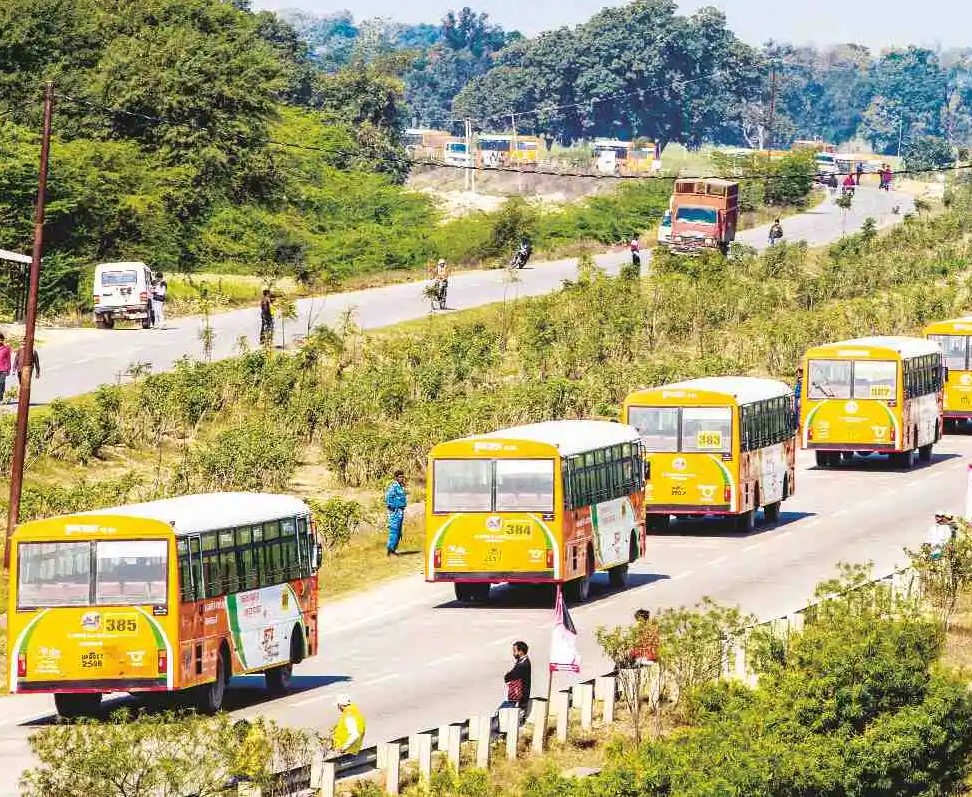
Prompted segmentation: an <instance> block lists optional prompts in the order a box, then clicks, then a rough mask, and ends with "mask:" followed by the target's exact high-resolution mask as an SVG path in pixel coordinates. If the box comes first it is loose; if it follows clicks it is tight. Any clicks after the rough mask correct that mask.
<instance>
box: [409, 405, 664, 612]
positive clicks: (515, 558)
mask: <svg viewBox="0 0 972 797" xmlns="http://www.w3.org/2000/svg"><path fill="white" fill-rule="evenodd" d="M644 484H645V477H644V461H643V459H642V452H641V447H640V443H639V437H638V432H637V430H635V429H632V428H631V427H630V426H624V425H622V424H618V423H614V422H609V421H586V420H571V421H548V422H545V423H537V424H531V425H527V426H518V427H514V428H512V429H500V430H499V431H496V432H491V433H489V434H484V435H478V436H476V437H468V438H463V439H461V440H453V441H451V442H448V443H440V444H439V445H437V446H435V448H433V449H432V451H431V452H430V454H429V467H428V484H427V493H426V502H425V512H426V519H425V534H426V556H425V577H426V581H430V582H436V581H438V582H452V583H453V584H454V585H455V592H456V598H457V599H458V600H460V601H463V602H468V601H485V600H487V599H488V598H489V592H490V586H491V585H492V584H497V583H503V582H505V583H525V584H565V585H566V587H567V592H568V593H569V596H570V598H571V599H573V600H575V601H578V602H582V601H585V600H587V598H588V595H589V592H590V585H591V579H592V578H593V576H594V573H595V572H596V571H598V570H606V571H607V572H608V574H609V576H610V581H611V584H612V585H613V586H616V587H623V586H625V585H626V583H627V579H628V566H629V565H630V564H631V563H632V562H634V561H636V560H637V559H638V558H639V557H640V556H641V555H643V554H644V547H645V529H644V514H643V511H642V506H643V496H644Z"/></svg>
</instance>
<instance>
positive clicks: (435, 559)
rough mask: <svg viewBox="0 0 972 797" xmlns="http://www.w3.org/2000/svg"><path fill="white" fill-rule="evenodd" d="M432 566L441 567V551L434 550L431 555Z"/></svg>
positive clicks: (439, 549)
mask: <svg viewBox="0 0 972 797" xmlns="http://www.w3.org/2000/svg"><path fill="white" fill-rule="evenodd" d="M432 566H433V567H437V568H438V567H442V549H441V548H436V549H435V553H433V554H432Z"/></svg>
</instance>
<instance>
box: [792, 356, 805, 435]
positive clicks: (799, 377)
mask: <svg viewBox="0 0 972 797" xmlns="http://www.w3.org/2000/svg"><path fill="white" fill-rule="evenodd" d="M802 392H803V369H802V368H797V372H796V382H795V383H794V385H793V428H794V429H796V430H799V429H800V393H802Z"/></svg>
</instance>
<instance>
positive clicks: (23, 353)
mask: <svg viewBox="0 0 972 797" xmlns="http://www.w3.org/2000/svg"><path fill="white" fill-rule="evenodd" d="M53 115H54V84H53V83H48V84H47V89H46V90H45V92H44V133H43V135H42V136H41V152H40V175H39V177H38V180H37V203H36V204H35V205H34V251H33V252H32V254H31V260H30V277H29V279H28V283H27V313H26V318H25V320H24V324H25V329H24V340H23V342H22V343H21V344H20V373H19V374H18V375H17V376H18V378H19V380H20V396H19V398H18V399H17V432H16V436H15V437H14V450H13V462H12V464H11V467H10V506H9V512H8V514H7V539H6V543H7V544H6V545H5V546H4V549H3V566H4V569H5V570H9V569H10V539H11V537H12V536H13V533H14V529H15V528H16V527H17V524H18V523H19V522H20V493H21V490H22V489H23V484H24V461H25V459H26V455H27V422H28V420H29V416H30V381H31V378H32V377H33V375H34V327H35V326H36V325H37V286H38V283H39V282H40V267H41V254H42V252H43V250H44V200H45V198H46V195H47V163H48V160H49V157H50V152H51V119H52V117H53Z"/></svg>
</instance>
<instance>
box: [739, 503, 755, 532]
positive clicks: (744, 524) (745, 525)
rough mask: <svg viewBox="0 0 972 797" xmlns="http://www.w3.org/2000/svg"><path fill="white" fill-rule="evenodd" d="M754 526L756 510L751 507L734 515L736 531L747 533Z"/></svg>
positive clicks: (753, 528)
mask: <svg viewBox="0 0 972 797" xmlns="http://www.w3.org/2000/svg"><path fill="white" fill-rule="evenodd" d="M755 528H756V512H755V511H754V510H752V509H750V510H748V511H746V512H740V513H739V514H738V515H736V531H738V532H739V533H740V534H749V533H751V532H752V531H753V530H755Z"/></svg>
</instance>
